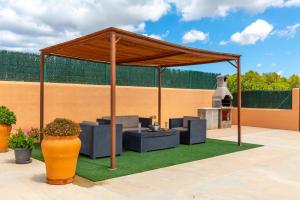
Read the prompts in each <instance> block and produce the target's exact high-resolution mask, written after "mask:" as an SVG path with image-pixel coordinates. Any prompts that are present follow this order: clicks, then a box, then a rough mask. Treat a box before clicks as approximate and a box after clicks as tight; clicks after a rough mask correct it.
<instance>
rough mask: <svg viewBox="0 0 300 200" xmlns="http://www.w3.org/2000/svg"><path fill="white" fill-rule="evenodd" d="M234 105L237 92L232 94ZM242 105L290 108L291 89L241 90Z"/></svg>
mask: <svg viewBox="0 0 300 200" xmlns="http://www.w3.org/2000/svg"><path fill="white" fill-rule="evenodd" d="M233 96H234V100H233V105H234V106H236V105H237V103H236V99H237V98H236V97H237V94H236V93H235V94H233ZM242 107H245V108H273V109H276V108H278V109H292V91H266V90H264V91H261V90H259V91H245V92H242Z"/></svg>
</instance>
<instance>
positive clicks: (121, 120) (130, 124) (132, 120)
mask: <svg viewBox="0 0 300 200" xmlns="http://www.w3.org/2000/svg"><path fill="white" fill-rule="evenodd" d="M102 119H107V120H110V116H106V117H102ZM116 123H117V124H122V125H123V128H137V127H138V126H139V116H138V115H125V116H116Z"/></svg>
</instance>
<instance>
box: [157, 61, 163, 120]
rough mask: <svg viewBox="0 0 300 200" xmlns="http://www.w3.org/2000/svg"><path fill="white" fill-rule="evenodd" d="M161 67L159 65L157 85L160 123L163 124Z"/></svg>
mask: <svg viewBox="0 0 300 200" xmlns="http://www.w3.org/2000/svg"><path fill="white" fill-rule="evenodd" d="M161 73H162V72H161V67H157V87H158V117H157V118H158V124H159V125H160V126H161Z"/></svg>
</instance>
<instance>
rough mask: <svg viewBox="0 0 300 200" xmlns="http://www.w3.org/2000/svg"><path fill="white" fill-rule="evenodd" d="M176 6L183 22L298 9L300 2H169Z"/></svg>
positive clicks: (228, 0)
mask: <svg viewBox="0 0 300 200" xmlns="http://www.w3.org/2000/svg"><path fill="white" fill-rule="evenodd" d="M168 1H169V2H172V3H174V4H175V6H176V9H177V11H178V13H179V14H180V15H181V17H182V20H184V21H191V20H197V19H201V18H204V17H225V16H227V15H228V14H230V13H232V12H236V11H238V10H243V11H245V12H248V13H251V14H255V13H262V12H264V11H265V10H266V9H268V8H271V7H277V8H280V7H297V6H300V0H238V1H233V0H213V1H212V0H168Z"/></svg>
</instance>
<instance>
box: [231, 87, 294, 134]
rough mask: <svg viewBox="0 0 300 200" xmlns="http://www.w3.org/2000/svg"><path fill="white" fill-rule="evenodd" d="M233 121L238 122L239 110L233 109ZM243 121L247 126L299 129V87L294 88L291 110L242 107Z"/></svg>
mask: <svg viewBox="0 0 300 200" xmlns="http://www.w3.org/2000/svg"><path fill="white" fill-rule="evenodd" d="M233 123H234V124H237V112H236V109H233ZM241 123H242V125H245V126H255V127H265V128H275V129H287V130H295V131H298V130H299V89H293V103H292V109H291V110H285V109H255V108H242V110H241Z"/></svg>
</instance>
